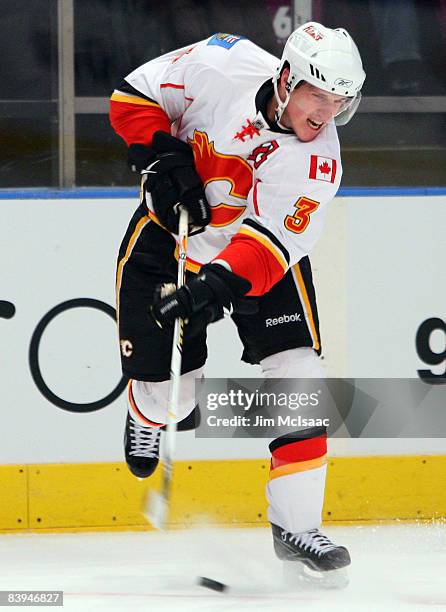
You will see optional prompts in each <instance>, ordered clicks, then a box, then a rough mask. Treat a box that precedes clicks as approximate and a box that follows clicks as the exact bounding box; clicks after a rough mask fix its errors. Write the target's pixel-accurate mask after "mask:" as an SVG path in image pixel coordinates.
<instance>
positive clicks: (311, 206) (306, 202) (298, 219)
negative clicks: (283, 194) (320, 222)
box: [284, 196, 319, 234]
mask: <svg viewBox="0 0 446 612" xmlns="http://www.w3.org/2000/svg"><path fill="white" fill-rule="evenodd" d="M294 206H295V207H296V208H297V210H296V212H295V213H294V215H293V216H291V215H287V216H286V217H285V220H284V225H285V227H286V228H287V230H290V232H294V233H295V234H301V233H302V232H303V231H305V229H306V228H307V227H308V224H309V223H310V215H311V213H313V212H314V211H315V210H317V208H318V206H319V202H316V200H310V198H307V197H305V196H302V197H301V198H299V199H298V200H297V202H296V204H295V205H294Z"/></svg>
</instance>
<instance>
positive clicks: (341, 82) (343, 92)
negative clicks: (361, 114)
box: [273, 21, 365, 125]
mask: <svg viewBox="0 0 446 612" xmlns="http://www.w3.org/2000/svg"><path fill="white" fill-rule="evenodd" d="M285 62H287V63H288V65H289V68H290V74H289V77H288V80H287V82H286V85H285V88H286V96H285V100H283V101H282V100H281V99H280V97H279V94H278V91H277V84H278V82H279V80H280V75H281V73H282V69H283V66H284V64H285ZM364 79H365V72H364V70H363V68H362V62H361V56H360V55H359V51H358V48H357V46H356V45H355V43H354V41H353V39H352V37H351V36H350V34H349V33H348V32H347V31H346V30H343V29H342V28H337V29H336V30H332V29H331V28H326V27H324V26H323V25H321V24H320V23H316V22H315V21H309V22H308V23H304V24H303V25H301V26H300V27H299V28H298V29H297V30H295V31H294V32H293V33H292V34H291V35H290V37H289V38H288V40H287V42H286V45H285V48H284V50H283V54H282V59H281V61H280V65H279V67H278V69H277V71H276V74H275V75H274V77H273V83H274V92H275V95H276V99H277V103H278V107H277V111H276V121H277V122H279V121H280V119H281V117H282V114H283V112H284V110H285V108H286V106H287V104H288V102H289V99H290V96H291V93H292V91H293V90H294V89H295V88H296V87H297V85H299V84H300V83H301V82H302V81H306V82H307V83H311V85H314V86H315V87H319V89H323V90H324V91H328V92H330V93H333V94H337V95H340V96H346V97H347V98H348V99H347V100H346V102H345V104H344V105H343V106H342V108H341V109H340V110H339V112H338V113H337V115H336V117H335V123H336V125H345V124H346V123H348V121H350V119H351V118H352V117H353V115H354V113H355V111H356V109H357V108H358V106H359V102H360V101H361V91H360V90H361V87H362V85H363V83H364Z"/></svg>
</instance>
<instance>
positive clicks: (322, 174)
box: [309, 155, 336, 183]
mask: <svg viewBox="0 0 446 612" xmlns="http://www.w3.org/2000/svg"><path fill="white" fill-rule="evenodd" d="M309 176H310V179H316V180H317V181H327V183H334V182H335V178H336V160H335V159H330V158H329V157H319V155H312V156H311V161H310V175H309Z"/></svg>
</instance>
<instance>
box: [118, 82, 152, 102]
mask: <svg viewBox="0 0 446 612" xmlns="http://www.w3.org/2000/svg"><path fill="white" fill-rule="evenodd" d="M115 91H118V92H119V93H126V94H131V95H132V96H136V97H137V98H144V100H147V101H148V102H155V104H156V100H154V99H153V98H151V97H150V96H146V95H145V94H143V93H142V92H141V91H138V90H137V89H135V88H134V87H132V85H130V83H129V82H128V81H126V80H125V79H122V81H121V82H120V83H119V85H118V86H117V87H115Z"/></svg>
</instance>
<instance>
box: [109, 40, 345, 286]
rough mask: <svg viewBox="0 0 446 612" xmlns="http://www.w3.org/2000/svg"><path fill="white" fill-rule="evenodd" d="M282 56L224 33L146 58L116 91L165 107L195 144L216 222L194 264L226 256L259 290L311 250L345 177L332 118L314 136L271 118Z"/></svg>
mask: <svg viewBox="0 0 446 612" xmlns="http://www.w3.org/2000/svg"><path fill="white" fill-rule="evenodd" d="M278 63H279V60H278V59H277V58H275V57H273V56H272V55H270V54H269V53H267V52H266V51H263V50H262V49H260V48H259V47H258V46H256V45H255V44H253V43H252V42H250V41H249V40H247V39H244V38H243V37H239V36H232V35H229V34H217V35H214V36H212V37H210V38H209V39H207V40H204V41H201V42H199V43H197V44H196V45H191V46H190V47H187V48H184V49H181V50H178V51H174V52H172V53H168V54H166V55H163V56H162V57H160V58H157V59H155V60H152V61H150V62H148V63H146V64H143V65H142V66H140V67H139V68H137V69H136V70H134V71H133V72H132V73H130V74H129V75H128V76H127V77H125V82H126V83H128V84H129V85H130V88H128V91H125V90H115V93H114V94H113V96H112V101H115V102H118V103H119V102H121V103H127V104H129V108H130V109H132V108H133V107H136V106H138V105H139V104H141V105H142V106H141V108H142V107H143V106H144V105H146V106H150V105H151V104H152V105H155V106H157V105H159V107H160V108H161V109H162V110H163V111H164V113H165V114H166V115H167V117H168V118H169V121H170V123H171V124H172V133H173V134H174V135H175V136H177V137H178V138H180V139H181V140H183V141H186V142H188V143H189V144H190V146H191V147H192V148H193V151H194V156H195V165H196V168H197V172H198V174H199V175H200V177H201V179H202V181H203V184H204V186H205V191H206V196H207V199H208V202H209V204H210V206H211V208H212V220H211V223H210V225H209V226H207V227H206V230H205V231H204V232H202V233H200V234H198V235H196V236H192V237H190V239H189V244H188V267H189V269H192V270H194V271H197V270H198V269H199V267H200V266H201V265H202V264H204V263H207V262H210V261H211V260H213V259H215V258H217V259H225V260H226V261H227V262H228V263H229V264H230V266H231V268H232V269H233V271H234V272H236V273H240V274H241V275H244V276H246V277H248V278H249V280H250V281H251V283H252V285H253V290H252V294H261V293H264V292H265V291H267V290H268V289H269V288H270V287H271V286H272V284H274V283H275V282H277V281H278V280H279V279H280V277H281V276H282V275H283V274H284V273H285V272H286V270H287V269H288V268H289V267H290V266H293V265H294V264H296V263H297V262H298V261H299V260H300V259H301V258H302V257H304V256H305V255H307V254H309V252H310V251H311V248H312V247H313V245H314V243H315V241H316V240H317V238H318V237H319V235H320V233H321V230H322V227H323V221H324V215H325V208H326V205H327V204H328V203H329V202H330V201H331V200H332V199H333V197H334V195H335V194H336V192H337V190H338V188H339V184H340V180H341V174H342V167H341V160H340V148H339V141H338V137H337V132H336V127H335V125H334V122H332V123H330V124H328V125H326V126H325V127H324V128H323V129H322V130H321V132H320V133H319V134H318V136H317V137H316V138H315V140H313V141H312V142H301V141H299V140H298V138H297V137H296V135H295V134H294V133H288V132H284V131H282V130H280V129H279V128H277V126H274V125H270V123H269V122H268V119H267V117H266V111H265V108H266V106H265V100H266V99H268V98H269V97H270V96H271V94H272V83H271V77H272V75H273V74H274V72H275V70H276V68H277V65H278ZM129 92H130V93H129ZM138 96H141V98H139V97H138ZM140 142H141V141H140ZM150 215H151V216H152V217H153V218H154V212H153V211H150ZM251 247H252V248H251ZM245 254H246V262H245V265H243V262H242V261H241V260H242V259H244V255H245ZM253 264H255V265H254V266H253ZM265 267H266V268H269V270H266V269H265ZM253 268H256V269H253ZM257 268H258V269H257Z"/></svg>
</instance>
